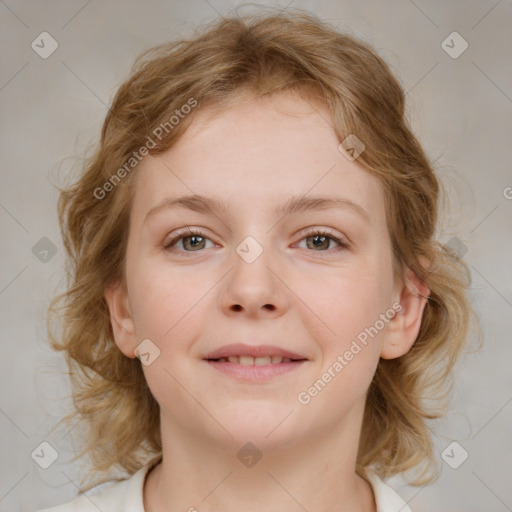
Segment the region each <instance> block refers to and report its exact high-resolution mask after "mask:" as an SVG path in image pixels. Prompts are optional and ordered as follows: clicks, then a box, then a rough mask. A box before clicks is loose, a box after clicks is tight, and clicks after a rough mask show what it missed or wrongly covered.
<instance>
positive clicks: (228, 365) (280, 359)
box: [204, 344, 308, 382]
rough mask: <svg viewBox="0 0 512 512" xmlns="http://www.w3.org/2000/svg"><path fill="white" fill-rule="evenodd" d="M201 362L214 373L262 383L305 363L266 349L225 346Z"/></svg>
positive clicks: (296, 356) (289, 354) (283, 352)
mask: <svg viewBox="0 0 512 512" xmlns="http://www.w3.org/2000/svg"><path fill="white" fill-rule="evenodd" d="M204 360H205V361H206V362H207V363H208V364H209V365H210V366H211V367H212V368H215V369H216V370H218V371H220V372H222V373H224V374H227V375H229V376H231V377H233V378H235V379H238V380H245V381H251V382H254V381H261V380H268V379H269V378H271V377H275V376H278V375H282V374H284V373H288V372H291V371H294V370H297V369H298V368H299V367H301V366H302V365H303V364H304V363H305V362H306V361H308V359H307V358H306V357H304V356H301V355H299V354H295V353H293V352H290V351H288V350H284V349H281V348H278V347H272V346H268V345H259V346H250V345H241V344H238V345H227V346H225V347H222V348H220V349H218V350H216V351H214V352H212V353H210V354H208V355H207V356H206V357H205V358H204Z"/></svg>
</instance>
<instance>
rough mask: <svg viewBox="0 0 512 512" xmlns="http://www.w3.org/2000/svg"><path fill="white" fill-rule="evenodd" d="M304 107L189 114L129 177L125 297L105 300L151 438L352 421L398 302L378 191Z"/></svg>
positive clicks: (301, 435) (288, 102) (266, 435)
mask: <svg viewBox="0 0 512 512" xmlns="http://www.w3.org/2000/svg"><path fill="white" fill-rule="evenodd" d="M315 108H316V109H317V110H318V111H315V109H314V108H312V106H311V105H310V103H308V102H306V101H304V100H303V99H301V98H300V97H299V96H295V95H293V94H291V93H290V94H288V93H286V94H285V93H281V94H279V95H277V96H274V97H273V98H266V99H260V100H254V101H253V100H251V101H248V102H246V103H243V104H241V105H239V106H236V107H233V108H231V109H230V110H228V111H225V112H223V113H221V114H219V115H217V116H213V117H212V116H210V115H209V114H211V112H210V111H208V110H203V111H198V112H197V117H196V118H195V119H194V122H193V123H192V124H191V126H190V128H189V129H188V130H187V132H186V133H185V134H184V135H183V136H182V138H181V139H180V140H179V141H178V143H177V144H176V145H175V146H173V147H172V148H171V149H170V150H168V151H167V152H166V153H164V154H162V155H160V156H158V157H146V158H145V159H144V160H143V161H142V163H141V165H140V167H139V169H138V171H137V172H138V175H137V179H136V182H135V196H134V202H133V205H132V210H131V217H130V231H129V238H128V247H127V259H126V269H125V270H126V289H125V290H123V291H119V290H118V292H116V293H118V295H110V294H109V295H108V296H107V299H108V302H109V306H110V309H111V313H112V312H114V316H116V320H115V321H113V323H115V324H116V325H115V326H114V330H115V332H116V343H117V344H118V346H119V347H120V349H121V350H122V351H123V352H124V353H125V354H126V355H127V356H128V357H134V355H135V354H139V353H143V354H145V355H144V356H143V357H144V358H145V359H146V361H147V362H148V363H149V364H144V365H143V370H144V373H145V376H146V379H147V382H148V385H149V387H150V389H151V391H152V393H153V395H154V396H155V398H156V400H157V401H158V403H159V404H160V409H161V414H162V416H161V419H162V424H163V425H169V426H172V428H173V429H176V430H179V429H181V431H182V432H186V433H187V435H198V436H202V437H203V438H208V439H214V440H215V441H216V442H217V443H220V444H221V445H223V444H225V445H226V446H227V445H230V444H232V445H233V446H240V444H244V443H245V442H247V441H248V440H251V441H252V442H255V443H256V444H258V443H259V446H260V447H265V446H267V447H269V446H271V445H275V446H277V445H279V446H282V445H283V444H286V443H291V442H300V441H301V440H304V439H306V438H307V437H308V436H314V435H319V434H320V433H322V432H326V431H327V429H330V431H335V430H336V429H341V428H345V427H346V426H347V422H348V421H349V420H348V418H352V417H354V414H355V413H356V412H357V414H361V413H362V410H363V409H362V408H363V405H364V399H365V394H366V391H367V389H368V386H369V384H370V382H371V380H372V377H373V374H374V372H375V369H376V366H377V363H378V360H379V357H380V356H381V355H382V351H383V350H384V347H386V343H390V341H389V339H388V336H391V334H390V332H391V331H392V329H393V328H392V326H393V323H394V322H396V317H395V319H394V320H391V318H393V314H394V313H395V311H394V310H393V307H392V306H393V304H397V302H398V301H399V299H400V289H401V288H399V287H397V285H396V283H395V281H394V279H393V275H392V256H391V254H392V253H391V246H390V239H389V235H388V229H387V225H386V216H385V206H384V196H383V191H382V188H381V185H380V183H379V181H378V180H377V178H375V177H374V176H373V175H371V174H370V173H369V172H367V171H366V170H365V169H363V167H361V166H360V165H359V164H358V163H357V160H355V161H350V160H349V159H348V158H346V156H345V155H343V154H342V153H341V152H340V151H339V149H338V146H339V141H338V140H337V138H336V135H335V133H334V131H333V129H332V127H331V126H330V124H331V123H332V122H331V120H330V116H329V113H328V112H327V110H325V109H323V108H322V107H320V106H319V105H316V106H315ZM192 195H195V196H202V197H203V198H207V200H208V201H210V202H209V203H208V202H207V203H205V202H204V201H201V200H200V199H198V198H195V199H188V200H180V198H182V197H184V196H192ZM114 297H116V298H115V299H114ZM365 329H366V330H365ZM370 333H371V334H370ZM365 334H366V336H365ZM395 334H396V333H395ZM143 340H146V341H144V342H143ZM148 340H150V341H148ZM141 342H143V344H142V345H141V349H140V350H139V352H138V351H137V350H138V349H136V347H137V346H138V345H139V344H140V343H141ZM350 354H351V355H350ZM229 358H231V359H229ZM287 358H288V359H287ZM319 380H320V381H321V383H320V384H319V383H318V381H319ZM315 383H316V386H315ZM285 418H286V420H285V421H283V420H284V419H285ZM358 427H359V426H358ZM170 428H171V427H170ZM292 440H293V441H292Z"/></svg>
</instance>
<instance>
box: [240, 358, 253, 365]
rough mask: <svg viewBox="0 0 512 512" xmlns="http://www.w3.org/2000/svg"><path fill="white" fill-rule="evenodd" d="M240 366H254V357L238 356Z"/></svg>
mask: <svg viewBox="0 0 512 512" xmlns="http://www.w3.org/2000/svg"><path fill="white" fill-rule="evenodd" d="M240 364H241V365H242V366H253V365H254V357H251V356H240Z"/></svg>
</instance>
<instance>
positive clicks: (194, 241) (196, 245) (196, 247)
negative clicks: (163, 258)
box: [164, 228, 211, 252]
mask: <svg viewBox="0 0 512 512" xmlns="http://www.w3.org/2000/svg"><path fill="white" fill-rule="evenodd" d="M207 240H209V241H210V242H211V240H210V239H209V238H207V237H206V236H205V234H204V233H203V232H202V231H198V230H195V229H190V228H188V229H187V230H186V231H182V232H180V233H176V234H175V235H174V236H173V237H172V238H171V239H170V240H168V241H167V242H165V244H164V248H165V249H171V248H172V247H173V246H174V245H176V244H179V242H182V248H183V250H184V251H185V252H196V251H200V250H201V249H205V248H207V247H205V244H206V241H207Z"/></svg>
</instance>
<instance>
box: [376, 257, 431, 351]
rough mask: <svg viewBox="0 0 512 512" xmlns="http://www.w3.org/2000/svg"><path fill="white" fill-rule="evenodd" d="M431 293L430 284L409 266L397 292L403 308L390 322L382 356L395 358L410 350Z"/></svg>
mask: <svg viewBox="0 0 512 512" xmlns="http://www.w3.org/2000/svg"><path fill="white" fill-rule="evenodd" d="M423 261H425V260H423ZM429 295H430V289H429V288H428V286H427V285H426V284H425V283H423V282H422V281H421V280H420V279H419V278H418V276H416V274H415V273H414V272H413V271H412V270H411V269H410V268H408V269H407V272H406V280H405V283H401V285H399V286H398V289H397V293H396V296H397V301H398V302H399V304H400V305H401V309H400V310H399V311H398V312H397V314H396V315H395V316H394V317H393V318H392V319H391V320H390V321H389V323H388V327H387V330H386V334H385V340H384V344H383V346H382V349H381V354H380V357H382V358H383V359H395V358H397V357H400V356H403V355H404V354H406V353H407V352H409V350H410V348H411V347H412V346H413V345H414V342H415V341H416V338H417V337H418V333H419V331H420V327H421V320H422V318H423V310H424V309H425V306H426V304H427V300H428V297H429Z"/></svg>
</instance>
